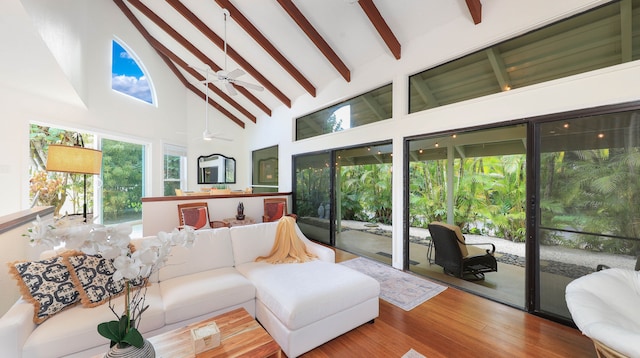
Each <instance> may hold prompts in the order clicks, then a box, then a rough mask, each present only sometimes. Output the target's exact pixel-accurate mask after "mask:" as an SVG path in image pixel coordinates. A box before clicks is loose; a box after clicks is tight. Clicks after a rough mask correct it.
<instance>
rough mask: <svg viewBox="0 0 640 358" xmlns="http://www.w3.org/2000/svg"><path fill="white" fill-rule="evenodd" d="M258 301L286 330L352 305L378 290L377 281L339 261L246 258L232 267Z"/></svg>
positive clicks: (365, 299) (368, 297) (370, 296)
mask: <svg viewBox="0 0 640 358" xmlns="http://www.w3.org/2000/svg"><path fill="white" fill-rule="evenodd" d="M236 268H237V269H238V271H240V273H242V274H243V275H244V276H246V277H247V278H248V279H249V280H250V281H251V282H253V284H254V285H255V286H256V299H257V300H259V301H260V302H262V303H263V304H264V305H265V306H267V307H268V308H269V310H270V311H271V312H272V313H273V314H274V315H275V316H276V317H278V319H279V320H280V321H281V322H282V323H283V324H284V325H285V326H287V327H288V328H289V329H290V330H296V329H298V328H301V327H304V326H306V325H308V324H311V323H314V322H316V321H319V320H321V319H323V318H325V317H328V316H330V315H333V314H335V313H338V312H341V311H343V310H345V309H348V308H350V307H353V306H356V305H358V304H360V303H362V302H364V301H367V300H369V299H371V298H372V297H378V296H379V294H380V284H379V283H378V281H376V280H375V279H373V278H372V277H370V276H367V275H365V274H363V273H360V272H358V271H355V270H353V269H350V268H348V267H346V266H343V265H338V264H335V263H330V262H325V261H321V260H314V261H310V262H305V263H295V264H276V265H274V264H269V263H266V262H249V263H244V264H242V265H238V266H237V267H236Z"/></svg>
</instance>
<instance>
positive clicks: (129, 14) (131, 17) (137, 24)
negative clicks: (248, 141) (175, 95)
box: [113, 0, 255, 128]
mask: <svg viewBox="0 0 640 358" xmlns="http://www.w3.org/2000/svg"><path fill="white" fill-rule="evenodd" d="M113 1H114V3H115V4H116V5H117V6H118V8H120V11H122V13H123V14H124V15H125V16H126V17H127V19H129V21H131V23H132V24H133V26H134V27H135V28H136V29H137V30H138V31H139V32H140V34H141V35H142V36H143V37H144V38H145V39H146V40H147V41H148V42H149V44H151V46H152V47H153V48H154V49H155V50H156V52H157V53H158V55H159V56H160V58H162V60H163V61H164V62H165V63H166V64H167V66H169V69H171V71H172V72H173V73H174V74H175V75H176V77H177V78H178V80H180V82H182V84H183V85H184V86H185V87H186V88H188V89H190V90H191V91H192V92H194V93H196V94H197V95H198V96H200V97H201V98H202V99H205V95H204V93H202V92H201V91H198V90H197V89H196V88H195V87H194V86H193V85H192V84H191V83H190V82H189V81H187V79H186V78H185V77H184V76H183V75H182V73H180V71H179V70H178V69H177V67H176V66H175V64H174V63H173V62H171V59H170V58H169V57H168V56H166V55H165V54H164V53H163V52H161V51H160V50H159V49H158V48H157V47H155V46H153V44H152V42H153V41H155V39H154V38H153V36H151V34H150V33H149V32H148V31H147V30H146V29H145V28H144V26H143V25H142V23H140V21H138V19H137V18H136V16H135V15H134V14H133V13H132V12H131V10H130V9H129V7H127V5H125V3H124V1H123V0H113ZM156 42H157V41H156ZM158 43H159V42H158ZM209 104H210V105H211V106H213V107H214V108H215V109H217V110H218V111H220V113H222V114H223V115H224V116H225V117H227V118H229V119H230V120H232V121H233V122H235V123H236V124H237V125H239V126H240V127H242V128H244V126H245V124H244V122H243V121H242V120H241V119H239V118H238V117H236V116H235V115H233V113H231V112H229V111H228V110H227V109H226V108H224V107H222V106H221V105H220V104H218V103H216V102H215V101H213V100H212V99H209ZM245 111H246V110H245ZM251 116H252V117H253V118H255V116H253V115H251ZM254 121H255V120H254Z"/></svg>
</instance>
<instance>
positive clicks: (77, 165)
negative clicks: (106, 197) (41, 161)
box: [47, 144, 102, 174]
mask: <svg viewBox="0 0 640 358" xmlns="http://www.w3.org/2000/svg"><path fill="white" fill-rule="evenodd" d="M101 168H102V152H101V151H99V150H96V149H91V148H84V147H80V146H70V145H58V144H52V145H50V146H49V153H48V155H47V171H51V172H66V173H76V174H100V169H101Z"/></svg>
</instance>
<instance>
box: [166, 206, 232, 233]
mask: <svg viewBox="0 0 640 358" xmlns="http://www.w3.org/2000/svg"><path fill="white" fill-rule="evenodd" d="M178 219H179V221H180V227H183V226H191V227H193V228H194V229H195V230H198V229H209V228H217V227H228V226H229V224H227V223H225V222H224V221H211V220H210V219H209V206H208V205H207V203H187V204H178Z"/></svg>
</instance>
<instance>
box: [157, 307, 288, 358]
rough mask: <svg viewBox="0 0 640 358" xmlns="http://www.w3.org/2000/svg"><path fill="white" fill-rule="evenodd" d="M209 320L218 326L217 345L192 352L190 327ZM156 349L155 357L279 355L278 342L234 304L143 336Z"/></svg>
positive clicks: (202, 357) (203, 323)
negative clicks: (230, 308) (219, 312)
mask: <svg viewBox="0 0 640 358" xmlns="http://www.w3.org/2000/svg"><path fill="white" fill-rule="evenodd" d="M211 321H214V322H216V325H217V326H218V328H219V329H220V345H219V346H218V347H216V348H212V349H210V350H207V351H204V352H202V353H199V354H198V355H196V354H195V353H194V349H193V340H192V338H191V329H192V328H196V327H200V326H204V325H206V324H207V323H210V322H211ZM147 339H148V340H149V342H151V343H152V344H153V348H155V350H156V357H180V358H182V357H197V358H205V357H206V358H209V357H275V358H280V357H281V352H282V351H281V350H280V346H279V345H278V344H277V343H276V342H275V341H274V340H273V338H271V336H270V335H269V334H268V333H267V331H265V330H264V328H262V326H261V325H260V324H259V323H258V322H257V321H256V320H255V319H253V317H251V315H250V314H249V313H248V312H247V311H246V310H245V309H244V308H238V309H236V310H233V311H231V312H227V313H224V314H222V315H220V316H216V317H213V318H209V319H207V320H204V321H201V322H197V323H193V324H190V325H188V326H186V327H182V328H177V329H174V330H173V331H169V332H165V333H162V334H159V335H157V336H154V337H151V338H147Z"/></svg>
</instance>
